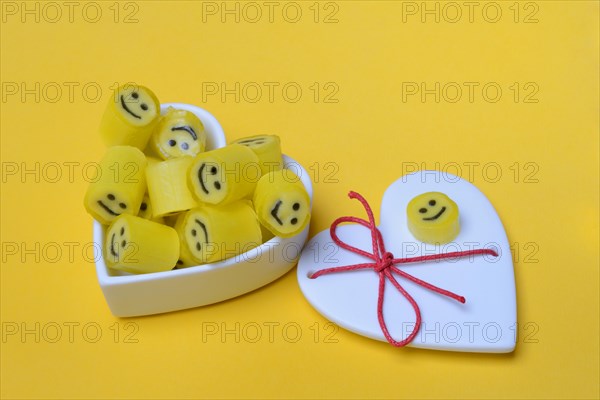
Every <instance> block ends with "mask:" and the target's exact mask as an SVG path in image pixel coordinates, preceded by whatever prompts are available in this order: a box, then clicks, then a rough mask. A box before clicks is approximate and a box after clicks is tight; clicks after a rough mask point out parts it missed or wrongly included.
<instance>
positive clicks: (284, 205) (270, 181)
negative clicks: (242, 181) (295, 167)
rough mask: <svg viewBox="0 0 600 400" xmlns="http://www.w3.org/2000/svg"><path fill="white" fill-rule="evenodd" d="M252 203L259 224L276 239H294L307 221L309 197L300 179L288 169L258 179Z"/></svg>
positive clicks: (308, 217) (308, 216)
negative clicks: (276, 237) (278, 237)
mask: <svg viewBox="0 0 600 400" xmlns="http://www.w3.org/2000/svg"><path fill="white" fill-rule="evenodd" d="M253 203H254V209H255V211H256V215H257V216H258V220H259V221H260V223H261V224H262V225H263V226H264V227H265V228H267V229H268V230H269V231H271V232H272V233H273V234H274V235H275V236H280V237H291V236H294V235H296V234H298V233H300V232H301V231H302V230H303V229H304V227H305V226H306V224H308V222H309V221H310V198H309V196H308V193H307V192H306V189H305V187H304V185H303V184H302V182H301V181H300V178H298V177H297V176H296V174H294V173H293V172H292V171H290V170H288V169H283V170H280V171H274V172H271V173H269V174H267V175H264V176H263V177H262V178H260V180H259V181H258V184H257V185H256V190H255V191H254V198H253Z"/></svg>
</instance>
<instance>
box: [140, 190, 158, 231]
mask: <svg viewBox="0 0 600 400" xmlns="http://www.w3.org/2000/svg"><path fill="white" fill-rule="evenodd" d="M152 213H153V209H152V201H150V196H148V193H146V194H145V195H144V198H143V199H142V204H140V211H139V212H138V215H137V216H138V217H140V218H144V219H149V220H150V221H153V222H158V223H159V224H164V223H165V220H164V218H163V217H154V216H153V215H152Z"/></svg>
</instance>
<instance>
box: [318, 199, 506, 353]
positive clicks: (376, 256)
mask: <svg viewBox="0 0 600 400" xmlns="http://www.w3.org/2000/svg"><path fill="white" fill-rule="evenodd" d="M348 197H350V198H351V199H357V200H358V201H360V202H361V203H362V205H363V206H364V208H365V211H366V212H367V216H368V217H369V220H368V221H366V220H364V219H361V218H357V217H340V218H338V219H336V220H335V221H333V224H331V228H330V230H329V231H330V234H331V238H332V239H333V241H334V242H335V243H336V244H337V245H338V246H340V247H342V248H344V249H346V250H349V251H352V252H354V253H357V254H360V255H362V256H365V257H367V258H369V259H371V260H373V261H374V262H370V263H363V264H353V265H345V266H342V267H333V268H325V269H322V270H320V271H317V272H315V273H313V274H312V275H311V277H310V278H311V279H315V278H318V277H319V276H321V275H326V274H330V273H332V272H343V271H354V270H358V269H373V270H374V271H375V272H377V274H378V275H379V295H378V297H377V319H378V320H379V326H380V327H381V330H382V332H383V334H384V335H385V338H386V339H387V341H388V342H390V343H391V344H392V345H394V346H396V347H402V346H406V345H407V344H408V343H410V342H412V340H413V339H414V338H415V336H416V335H417V333H418V332H419V329H420V328H421V310H420V309H419V305H418V304H417V302H416V301H415V300H414V299H413V298H412V296H411V295H410V294H408V292H407V291H406V290H404V288H403V287H402V285H400V284H399V283H398V281H397V280H396V278H394V276H393V275H392V272H395V273H396V274H398V275H400V276H402V277H404V278H406V279H409V280H411V281H413V282H414V283H416V284H418V285H421V286H423V287H425V288H427V289H429V290H432V291H434V292H436V293H439V294H443V295H444V296H448V297H450V298H452V299H454V300H456V301H459V302H461V303H464V302H465V298H464V297H462V296H459V295H457V294H456V293H452V292H450V291H448V290H444V289H442V288H439V287H437V286H434V285H432V284H430V283H427V282H425V281H422V280H421V279H418V278H415V277H414V276H412V275H410V274H407V273H406V272H404V271H401V270H400V269H398V268H396V267H395V266H394V265H395V264H407V263H414V262H423V261H430V260H440V259H446V258H455V257H465V256H472V255H484V254H489V255H493V256H494V257H497V256H498V254H497V253H496V252H495V251H494V250H491V249H480V250H468V251H454V252H450V253H441V254H432V255H428V256H420V257H407V258H394V255H393V254H392V253H390V252H389V251H386V250H385V245H384V243H383V237H382V236H381V232H380V231H379V229H377V226H375V217H374V216H373V211H372V210H371V207H370V206H369V203H368V202H367V200H365V198H364V197H362V196H361V195H360V194H358V193H356V192H350V193H348ZM342 222H356V223H357V224H360V225H362V226H364V227H366V228H369V229H370V230H371V240H372V244H373V253H369V252H366V251H364V250H361V249H358V248H356V247H354V246H350V245H349V244H347V243H345V242H343V241H342V240H341V239H340V238H339V237H338V235H337V232H336V229H337V227H338V225H339V224H341V223H342ZM385 278H388V279H389V280H390V282H391V283H392V284H393V285H394V286H395V287H396V289H398V291H399V292H400V293H401V294H402V295H403V296H404V297H405V298H406V300H408V302H409V303H410V305H411V306H412V308H413V310H414V311H415V315H416V323H415V326H414V328H413V330H412V332H411V333H410V335H408V337H407V338H406V339H404V340H401V341H396V340H394V338H393V337H392V336H391V335H390V333H389V332H388V329H387V325H386V324H385V319H384V318H383V296H384V291H385Z"/></svg>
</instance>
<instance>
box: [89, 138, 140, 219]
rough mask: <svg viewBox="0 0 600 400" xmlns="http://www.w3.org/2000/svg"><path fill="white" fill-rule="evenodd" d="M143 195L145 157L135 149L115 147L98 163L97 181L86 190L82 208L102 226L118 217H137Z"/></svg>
mask: <svg viewBox="0 0 600 400" xmlns="http://www.w3.org/2000/svg"><path fill="white" fill-rule="evenodd" d="M145 191H146V157H145V156H144V154H143V153H142V152H141V151H140V150H138V149H137V148H135V147H131V146H114V147H109V148H108V149H107V150H106V153H105V155H104V158H102V161H100V164H99V169H98V179H97V180H96V181H94V182H92V183H90V185H89V186H88V189H87V192H86V193H85V199H84V206H85V209H86V210H87V212H88V213H89V214H90V215H91V216H92V217H94V219H96V220H97V221H99V222H100V223H102V224H105V225H107V224H109V223H110V222H112V221H113V220H114V219H115V218H116V217H118V216H119V215H120V214H131V215H137V213H138V211H139V209H140V204H141V203H142V199H143V198H144V192H145Z"/></svg>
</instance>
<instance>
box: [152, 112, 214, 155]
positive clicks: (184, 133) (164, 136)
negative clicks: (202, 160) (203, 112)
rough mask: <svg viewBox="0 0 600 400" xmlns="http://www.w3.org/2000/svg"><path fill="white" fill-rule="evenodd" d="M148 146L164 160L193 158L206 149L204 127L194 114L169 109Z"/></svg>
mask: <svg viewBox="0 0 600 400" xmlns="http://www.w3.org/2000/svg"><path fill="white" fill-rule="evenodd" d="M150 145H151V146H152V148H153V151H154V153H155V154H157V155H158V156H160V157H161V158H163V159H165V160H167V159H169V158H175V157H182V156H192V157H193V156H195V155H197V154H198V153H201V152H203V151H204V149H205V147H206V133H205V132H204V125H203V124H202V121H200V119H199V118H198V117H196V115H195V114H194V113H191V112H189V111H185V110H176V109H174V108H172V107H169V108H168V110H167V112H166V114H165V115H163V116H162V117H161V119H160V122H159V123H158V125H157V126H156V128H155V130H154V133H153V134H152V138H151V140H150Z"/></svg>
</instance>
